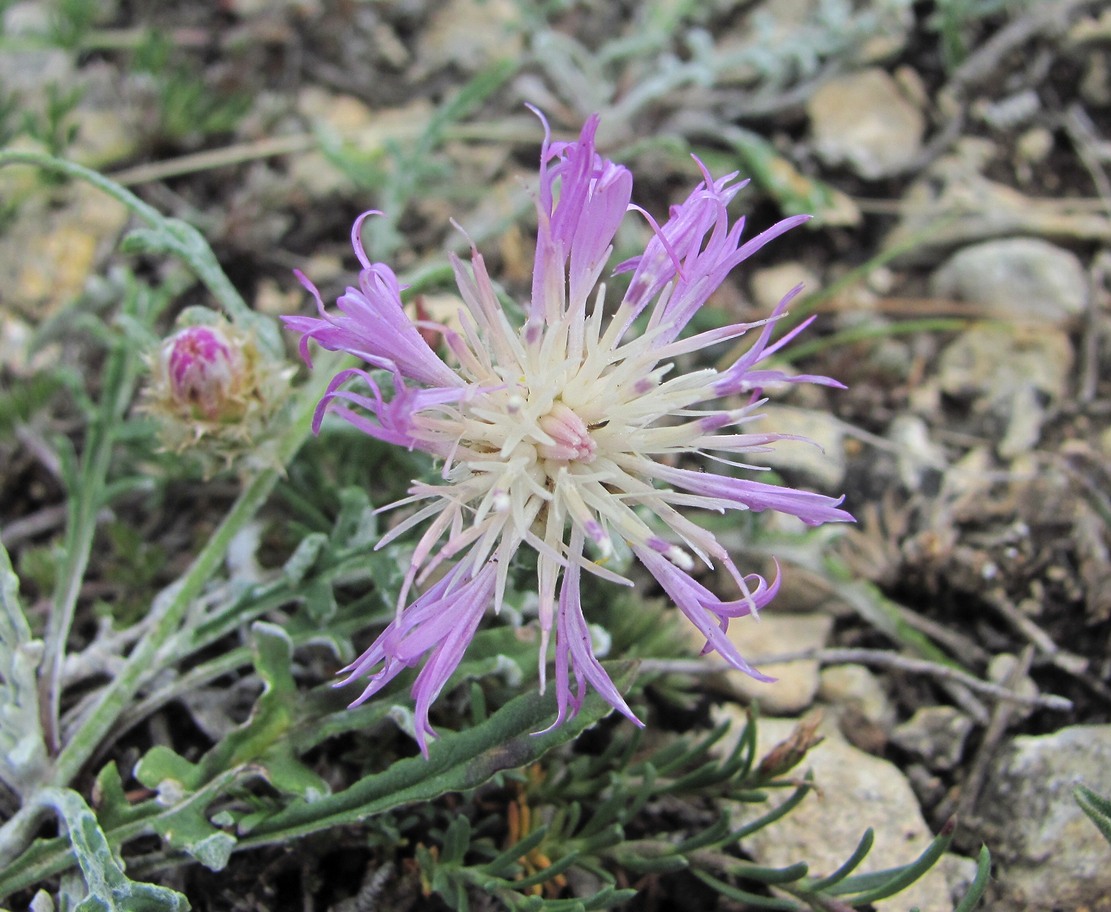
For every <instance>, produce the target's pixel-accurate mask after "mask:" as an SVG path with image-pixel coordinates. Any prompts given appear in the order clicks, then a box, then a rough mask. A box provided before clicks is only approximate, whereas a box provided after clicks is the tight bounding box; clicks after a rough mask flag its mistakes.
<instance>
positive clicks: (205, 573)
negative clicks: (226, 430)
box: [52, 355, 342, 786]
mask: <svg viewBox="0 0 1111 912" xmlns="http://www.w3.org/2000/svg"><path fill="white" fill-rule="evenodd" d="M340 360H342V359H341V357H340V356H337V355H331V356H329V357H328V358H327V359H325V358H322V359H320V363H319V365H318V366H317V368H316V370H314V371H313V373H312V376H311V378H310V380H309V382H308V383H307V384H306V385H305V386H303V387H301V389H300V390H299V391H298V393H297V397H296V399H295V400H294V402H293V403H292V414H291V418H290V423H289V425H288V427H287V428H286V430H285V432H284V433H283V434H282V436H281V437H280V438H279V439H278V442H277V447H276V465H275V467H273V468H266V469H263V470H262V471H260V472H259V473H258V474H257V475H255V476H254V477H253V478H252V479H251V480H250V481H248V482H247V484H246V486H245V487H244V488H243V491H242V493H241V494H240V495H239V498H238V499H237V500H236V502H235V504H234V505H233V506H232V508H231V510H230V511H229V513H228V514H227V516H225V517H224V520H223V521H222V522H221V523H220V525H219V526H218V527H217V529H216V531H215V532H214V533H213V535H212V537H211V538H210V539H209V540H208V542H207V543H206V544H205V546H204V548H202V549H201V551H200V553H199V554H198V555H197V557H196V558H195V559H194V561H193V563H192V564H191V565H190V567H189V569H188V570H187V571H186V572H185V574H184V576H182V577H181V578H180V579H179V580H178V581H177V582H176V583H174V584H173V585H172V586H170V587H169V588H168V589H166V590H164V591H163V593H162V595H161V596H160V597H159V598H158V599H156V600H155V604H154V605H153V606H152V608H153V622H152V624H151V626H150V629H149V630H148V631H147V633H146V634H145V635H144V636H143V638H142V639H141V640H140V641H139V643H138V644H137V645H136V646H135V648H134V649H133V650H132V652H131V654H130V655H129V656H128V657H127V661H126V663H125V664H124V666H123V668H122V669H120V671H119V673H118V674H117V675H116V677H115V678H114V679H113V680H112V682H111V683H110V684H108V685H107V686H106V687H105V688H104V691H103V692H102V694H101V695H100V698H99V699H98V700H97V702H96V703H95V704H94V705H93V707H92V709H91V710H90V711H89V714H88V715H87V716H86V717H85V718H84V719H82V720H81V721H80V722H79V723H78V725H77V728H76V729H75V731H74V733H73V737H72V738H71V739H70V741H69V742H68V743H67V744H66V745H65V747H63V748H62V751H61V753H60V754H59V755H58V759H57V761H56V762H55V765H54V772H53V776H52V782H53V784H55V785H60V786H65V785H68V784H69V783H70V782H71V781H72V780H73V778H74V777H75V776H76V775H77V774H78V772H80V770H81V767H82V766H83V765H84V764H85V762H86V761H87V760H88V759H89V758H90V757H91V756H92V755H93V753H94V752H95V751H96V749H97V747H98V746H99V745H100V743H101V741H102V739H103V738H104V737H105V735H106V734H107V733H108V732H109V731H110V730H111V728H112V727H113V726H114V725H115V723H116V721H117V720H118V719H119V717H120V714H121V713H122V712H123V710H124V709H125V708H126V706H127V704H128V703H129V702H130V700H131V698H132V697H134V695H135V693H136V692H137V691H138V690H139V688H140V687H141V686H142V684H143V681H144V679H145V678H146V676H147V675H149V674H150V673H151V671H152V669H153V666H154V659H155V657H156V655H157V654H158V652H159V650H160V649H161V648H162V646H163V645H164V644H165V643H166V641H167V640H168V639H169V638H170V637H171V636H173V635H174V634H175V633H176V632H177V630H178V628H179V627H180V625H181V622H182V619H183V618H184V617H185V614H186V611H187V610H188V608H189V606H190V604H191V603H192V601H193V599H195V598H196V597H197V596H198V595H200V592H201V590H202V588H203V587H204V585H205V583H207V582H208V580H209V579H210V578H211V577H212V576H213V575H214V574H215V573H216V571H217V569H219V567H220V564H221V563H222V562H223V560H224V557H225V555H226V554H227V551H228V546H229V545H230V543H231V541H232V539H234V538H235V536H236V535H237V534H238V533H239V532H240V530H242V528H243V527H244V526H245V525H246V524H247V523H248V522H249V521H250V520H251V519H252V518H253V517H254V515H255V514H256V513H257V512H258V511H259V509H260V508H261V507H262V505H263V504H264V503H265V502H266V500H267V498H268V497H269V496H270V491H271V490H272V489H273V487H274V484H275V483H276V482H277V481H278V479H279V478H280V477H281V475H282V471H283V470H282V468H281V466H285V465H286V464H288V462H289V461H290V460H291V459H292V458H293V456H294V455H295V454H296V452H297V450H298V449H300V447H301V444H302V443H304V441H305V438H306V437H307V436H308V434H309V429H310V423H311V420H312V413H313V410H314V409H315V408H316V403H317V401H318V400H319V399H320V397H321V396H322V395H323V394H324V390H325V388H326V387H327V384H328V383H329V381H330V380H331V378H332V375H333V374H334V372H335V370H336V368H337V365H338V362H339V361H340Z"/></svg>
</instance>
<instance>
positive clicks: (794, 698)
mask: <svg viewBox="0 0 1111 912" xmlns="http://www.w3.org/2000/svg"><path fill="white" fill-rule="evenodd" d="M690 629H691V631H692V634H693V636H692V639H693V640H694V641H695V645H696V646H697V648H699V649H701V648H702V646H703V645H704V641H703V640H702V638H701V636H699V635H698V634H697V632H696V631H694V628H690ZM832 631H833V618H831V617H830V616H829V615H827V614H816V613H815V614H782V613H780V614H776V613H775V612H770V611H769V612H764V613H763V614H761V615H760V619H759V620H754V619H752V618H744V619H741V620H738V621H734V622H733V623H732V624H730V625H729V634H728V635H729V639H730V641H731V642H732V643H733V644H734V645H735V646H736V647H737V650H738V651H739V652H740V653H741V655H743V656H744V657H745V658H746V659H757V660H758V659H759V657H760V656H773V655H782V654H784V653H789V652H800V651H808V650H812V649H822V648H824V647H825V645H826V644H827V643H828V642H829V636H830V634H831V633H832ZM758 668H759V670H760V671H761V672H763V673H764V674H766V675H769V676H771V677H773V678H775V679H776V680H775V682H774V683H772V684H766V683H764V682H762V681H757V680H755V679H753V678H750V677H749V676H748V675H746V674H743V673H741V672H734V671H729V672H725V673H724V674H722V675H721V676H720V679H719V681H718V684H719V686H720V687H721V689H722V690H724V691H725V692H727V693H728V694H730V696H732V697H733V698H734V699H736V700H740V701H742V702H745V703H751V702H754V701H758V702H759V704H760V709H761V711H762V712H767V713H771V714H772V715H790V714H792V713H798V712H801V711H802V710H804V709H806V708H807V707H809V706H810V705H811V704H812V703H813V702H814V697H815V695H816V694H817V693H818V669H819V666H818V663H817V661H815V660H813V659H802V660H798V661H794V662H783V663H778V664H773V665H760V664H758Z"/></svg>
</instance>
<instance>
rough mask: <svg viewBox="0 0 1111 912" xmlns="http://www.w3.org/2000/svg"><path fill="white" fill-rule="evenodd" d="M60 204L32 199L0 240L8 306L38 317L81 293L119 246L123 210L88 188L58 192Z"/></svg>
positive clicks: (124, 220)
mask: <svg viewBox="0 0 1111 912" xmlns="http://www.w3.org/2000/svg"><path fill="white" fill-rule="evenodd" d="M60 196H61V198H62V200H63V201H64V202H63V203H62V204H61V205H57V206H48V205H47V201H46V200H45V198H32V199H30V200H28V201H27V202H26V203H25V204H24V205H23V206H22V207H21V208H20V210H19V213H18V215H17V216H16V218H15V220H14V221H13V222H12V223H11V224H10V225H9V226H8V227H7V229H6V230H5V232H4V234H3V236H0V272H3V274H4V275H7V276H10V277H11V280H10V281H9V284H8V285H7V288H6V295H7V300H8V302H9V303H10V304H11V305H12V306H13V308H14V309H15V310H17V311H22V312H24V313H27V314H33V315H35V316H36V317H37V318H40V319H41V318H42V317H46V316H49V315H51V314H53V313H54V312H55V311H56V310H57V309H58V308H59V307H61V306H63V305H65V304H68V303H69V302H70V301H72V300H73V299H74V298H75V297H77V295H79V294H80V293H81V291H82V290H83V289H84V288H85V283H86V282H87V281H88V279H89V277H90V276H91V275H92V273H93V272H94V270H95V269H96V268H97V266H98V264H99V262H100V259H101V258H102V257H103V256H105V255H106V254H107V253H108V252H109V251H111V250H112V249H113V248H114V247H115V246H116V244H117V242H118V241H119V236H120V233H121V232H122V231H123V229H124V226H125V225H126V224H127V220H128V212H127V209H126V208H125V207H124V206H123V205H122V204H121V203H118V202H116V201H115V200H113V199H112V198H110V197H108V196H105V195H104V194H103V193H101V192H100V191H99V190H96V189H95V188H93V187H90V186H89V185H88V184H84V183H75V184H71V185H69V186H67V187H66V188H64V189H63V190H61V191H60Z"/></svg>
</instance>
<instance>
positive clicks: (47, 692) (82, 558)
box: [39, 288, 143, 753]
mask: <svg viewBox="0 0 1111 912" xmlns="http://www.w3.org/2000/svg"><path fill="white" fill-rule="evenodd" d="M142 295H143V292H142V291H140V290H139V289H137V288H133V289H131V290H129V292H128V298H127V302H126V304H125V305H124V312H125V314H127V315H128V316H135V315H136V311H137V310H138V309H140V305H139V301H140V298H141V296H142ZM137 366H138V356H137V354H136V352H135V350H134V346H132V345H130V344H128V342H127V341H126V340H125V339H123V338H122V337H118V338H116V339H115V340H114V342H113V344H112V347H111V351H110V352H109V355H108V363H107V366H106V368H105V381H104V392H103V395H102V397H101V401H100V406H99V408H98V409H97V414H96V417H95V419H94V420H93V421H92V422H91V424H90V426H89V439H88V441H87V443H86V445H85V448H84V453H83V456H82V459H81V468H80V471H79V472H78V474H77V477H76V478H73V479H72V488H73V489H72V490H71V491H70V492H69V494H70V509H69V518H68V522H67V524H66V541H65V561H64V564H63V566H62V568H61V572H60V574H59V585H58V587H57V589H56V590H55V592H54V600H53V604H52V607H51V611H50V617H49V620H48V621H47V626H46V633H45V636H44V640H45V651H44V655H43V663H42V672H41V674H40V678H39V681H40V684H39V687H40V712H41V715H42V728H43V735H44V737H45V739H46V744H47V748H48V750H49V751H50V752H51V753H54V752H55V751H57V749H58V747H59V732H58V711H59V710H58V708H59V704H60V701H61V678H62V665H63V663H64V660H65V655H66V643H67V641H68V640H69V632H70V628H71V627H72V626H73V618H74V613H75V611H76V609H77V598H78V595H79V594H80V592H81V583H82V581H83V580H84V578H85V569H86V568H87V566H88V563H89V555H90V554H91V552H92V547H93V537H94V536H95V534H96V526H97V520H96V516H97V512H98V511H99V510H100V507H101V506H103V502H102V501H103V497H104V486H105V483H106V482H107V479H108V470H109V466H110V464H111V459H112V446H113V444H114V443H115V434H114V430H115V428H116V426H117V424H118V423H119V420H120V419H121V418H122V416H123V413H124V411H125V410H126V409H127V405H128V403H129V402H130V401H131V395H132V391H133V389H134V385H135V383H134V381H135V374H136V368H137Z"/></svg>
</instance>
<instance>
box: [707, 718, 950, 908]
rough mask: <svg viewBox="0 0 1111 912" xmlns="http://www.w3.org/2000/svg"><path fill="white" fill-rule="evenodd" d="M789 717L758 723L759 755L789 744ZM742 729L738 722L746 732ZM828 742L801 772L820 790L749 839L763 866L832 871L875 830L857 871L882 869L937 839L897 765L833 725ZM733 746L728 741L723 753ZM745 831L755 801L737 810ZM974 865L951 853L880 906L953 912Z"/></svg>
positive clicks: (906, 859)
mask: <svg viewBox="0 0 1111 912" xmlns="http://www.w3.org/2000/svg"><path fill="white" fill-rule="evenodd" d="M795 724H796V723H795V722H794V721H793V720H790V719H773V718H761V719H760V720H759V722H758V723H757V754H756V756H757V758H762V757H763V756H764V755H765V754H766V753H767V752H768V751H769V750H770V749H771V748H772V747H774V746H775V745H776V744H778V743H779V742H781V741H784V740H785V739H787V738H788V737H789V736H790V734H791V732H792V731H793V730H794V727H795ZM742 727H743V726H742V725H741V724H735V725H734V734H739V732H740V731H741V729H742ZM821 733H822V734H824V735H826V739H825V740H824V741H823V742H822V743H821V744H819V745H818V746H817V747H815V748H813V749H811V751H810V752H809V753H808V754H807V755H806V758H805V759H804V760H803V761H802V763H801V765H800V766H799V767H798V768H797V769H796V772H797V773H799V774H801V773H802V772H804V771H806V770H812V771H813V773H814V783H815V785H816V786H817V787H818V789H820V790H821V791H820V792H814V793H812V794H810V795H808V796H807V797H806V798H805V799H804V800H803V802H802V803H801V804H800V805H799V806H798V807H797V808H795V809H794V810H793V811H792V812H791V813H790V814H787V815H786V816H785V817H783V818H781V819H780V820H778V821H776V822H775V823H774V824H772V825H771V826H769V827H766V828H765V829H763V830H759V831H758V832H756V833H754V834H752V835H751V836H749V837H747V838H746V839H745V840H744V842H743V844H742V846H743V849H744V850H745V851H746V852H748V853H751V855H752V857H753V859H754V860H755V861H756V863H757V864H761V865H770V866H776V867H782V866H785V865H788V864H794V863H796V862H799V861H805V862H807V863H808V864H809V865H810V875H811V876H813V877H822V876H824V875H827V874H831V873H832V872H833V871H835V870H836V869H837V868H838V867H840V866H841V864H842V863H843V862H844V861H845V859H846V858H848V856H849V854H850V853H851V852H852V850H853V848H854V847H855V846H856V844H857V843H858V842H859V841H860V837H861V836H862V835H863V833H864V830H865V829H866V828H868V827H872V829H873V830H874V832H875V842H874V844H873V847H872V851H871V852H870V853H869V854H868V856H867V857H866V858H865V859H864V861H863V862H862V863H861V865H860V867H859V868H858V869H857V873H867V872H869V871H879V870H883V869H886V868H892V867H896V866H898V865H903V864H907V863H908V862H910V861H913V860H914V859H915V858H917V857H918V855H920V854H921V853H922V851H923V850H924V849H925V848H926V846H927V845H928V844H929V842H930V840H931V838H932V834H931V833H930V830H929V827H928V826H927V825H926V821H925V820H924V819H923V817H922V812H921V809H920V808H919V806H918V801H917V799H916V798H915V796H914V791H913V790H912V789H911V787H910V783H909V782H908V781H907V780H906V778H905V777H904V776H903V774H902V773H901V772H900V771H899V769H898V768H897V767H896V766H895V765H894V764H892V763H889V762H887V761H886V760H882V759H880V758H878V757H873V756H872V755H871V754H867V753H865V752H864V751H861V750H858V749H857V748H855V747H853V746H852V745H850V744H848V743H847V742H846V741H844V740H842V739H841V737H840V736H839V735H838V734H837V732H836V729H835V728H834V727H833V726H828V725H827V726H824V727H823V728H822V729H821ZM730 747H731V745H730V744H728V743H723V744H722V746H721V748H720V749H721V750H728V749H729V748H730ZM732 811H733V813H734V814H735V815H736V817H735V819H734V821H733V823H734V825H735V826H740V825H742V824H743V823H745V822H747V821H750V820H751V819H752V818H753V816H755V813H759V812H754V810H753V808H752V806H751V805H748V804H738V805H736V806H734V808H733V809H732ZM967 864H968V863H967V861H966V860H964V859H960V858H959V857H957V856H948V858H946V859H944V860H943V863H939V864H938V865H937V866H936V867H935V868H934V869H933V870H931V871H930V872H928V873H927V874H926V876H925V877H923V878H922V879H921V880H919V881H918V882H917V883H915V884H912V885H911V886H910V887H909V888H908V889H906V890H904V891H903V892H902V893H899V894H897V895H896V896H893V897H891V898H890V899H885V900H880V901H878V902H876V903H875V904H874V905H875V908H876V909H877V910H881V912H906V910H908V909H911V908H914V907H915V906H917V907H918V908H919V909H920V910H921V912H952V909H953V901H952V898H951V893H952V890H953V887H954V886H957V885H959V884H960V883H962V882H963V881H964V879H965V877H966V876H967Z"/></svg>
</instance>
